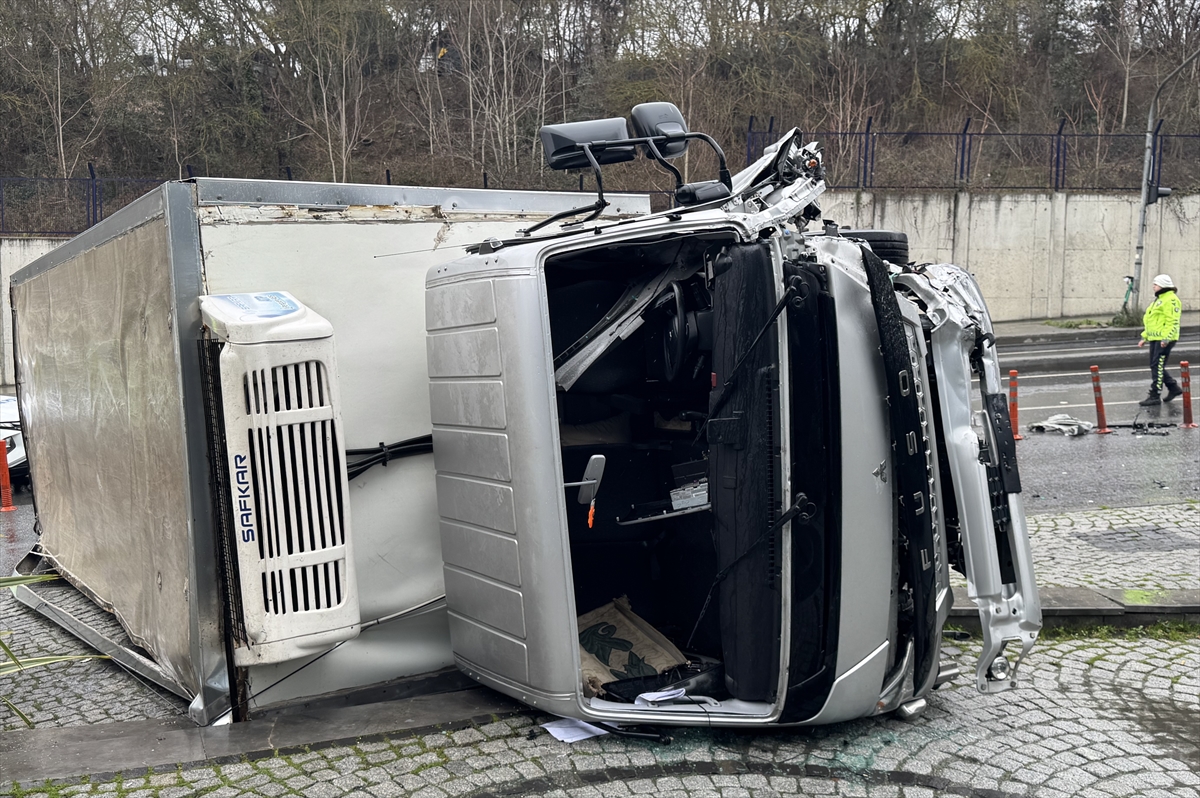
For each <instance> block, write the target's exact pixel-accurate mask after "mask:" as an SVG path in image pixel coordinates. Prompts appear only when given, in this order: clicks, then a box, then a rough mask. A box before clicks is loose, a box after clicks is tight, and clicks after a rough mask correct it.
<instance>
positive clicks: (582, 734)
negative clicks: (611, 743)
mask: <svg viewBox="0 0 1200 798" xmlns="http://www.w3.org/2000/svg"><path fill="white" fill-rule="evenodd" d="M542 728H543V729H545V730H546V731H548V732H550V734H551V736H553V737H554V739H555V740H559V741H560V742H564V743H577V742H579V741H580V740H586V739H588V738H590V737H599V736H600V735H602V734H608V729H602V728H600V727H599V726H593V725H592V724H590V723H584V722H583V721H581V720H575V718H562V719H560V720H552V721H550V722H549V723H543V724H542Z"/></svg>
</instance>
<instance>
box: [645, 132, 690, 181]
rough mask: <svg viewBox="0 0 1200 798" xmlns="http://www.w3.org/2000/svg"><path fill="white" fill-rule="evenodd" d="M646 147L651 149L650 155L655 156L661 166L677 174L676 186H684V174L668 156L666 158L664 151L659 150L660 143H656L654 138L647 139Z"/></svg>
mask: <svg viewBox="0 0 1200 798" xmlns="http://www.w3.org/2000/svg"><path fill="white" fill-rule="evenodd" d="M646 149H648V150H650V155H651V156H652V157H653V158H654V160H655V161H657V162H658V165H659V166H661V167H662V168H663V169H666V170H667V171H668V172H670V173H671V174H673V175H675V188H676V189H678V188H679V187H680V186H682V185H683V175H682V174H680V173H679V170H678V169H676V168H675V167H674V166H672V165H671V162H670V161H668V160H667V159H666V158H664V157H663V155H662V153H661V152H659V151H658V145H656V144H655V143H654V139H647V140H646Z"/></svg>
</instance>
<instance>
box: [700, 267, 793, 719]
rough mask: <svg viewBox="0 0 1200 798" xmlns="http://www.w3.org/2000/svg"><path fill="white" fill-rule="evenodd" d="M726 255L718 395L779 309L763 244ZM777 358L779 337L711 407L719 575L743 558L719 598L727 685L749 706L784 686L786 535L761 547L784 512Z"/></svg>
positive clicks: (719, 279) (720, 278)
mask: <svg viewBox="0 0 1200 798" xmlns="http://www.w3.org/2000/svg"><path fill="white" fill-rule="evenodd" d="M728 254H729V258H730V261H728V262H727V268H725V269H723V270H722V271H721V272H720V273H719V274H717V275H715V277H714V282H715V285H714V291H713V296H714V302H715V304H714V308H713V310H714V317H713V322H714V323H713V335H714V340H713V371H714V373H715V374H716V383H717V384H718V385H723V383H724V382H725V380H726V378H727V377H728V376H729V374H730V372H731V371H732V370H733V368H734V365H735V364H736V363H737V362H738V361H739V359H740V358H741V357H742V356H743V355H744V354H745V353H746V352H747V351H748V350H749V349H750V344H751V342H752V341H753V340H754V338H755V336H756V335H757V334H758V332H759V331H760V330H761V329H762V327H763V325H764V323H766V321H767V320H768V319H769V318H770V315H771V311H772V310H773V308H774V306H775V304H776V301H777V299H776V296H775V285H774V279H773V276H772V270H771V255H770V250H769V249H768V248H767V246H766V245H765V244H748V245H743V246H736V247H731V248H730V249H729V253H728ZM777 350H778V346H777V344H776V339H775V337H774V336H771V335H768V336H765V338H764V340H762V341H761V343H759V345H758V346H757V347H756V348H755V349H754V350H753V351H752V352H751V353H750V355H749V359H748V360H747V361H746V362H745V363H744V364H743V365H742V367H741V369H740V371H739V375H738V377H737V379H736V380H735V381H734V382H733V383H732V384H731V385H729V386H728V387H725V388H724V390H725V391H731V392H732V394H731V395H729V396H722V391H721V390H714V391H713V392H712V394H711V395H710V405H709V406H710V408H713V409H715V410H716V411H717V413H718V415H717V417H715V418H712V419H710V421H709V424H708V441H709V444H710V447H709V466H708V467H709V490H710V496H711V500H712V512H713V526H714V533H715V536H716V546H717V568H718V569H724V568H726V567H727V566H729V565H730V564H731V563H733V562H734V561H735V560H737V559H738V558H739V557H742V556H743V555H745V556H744V559H742V560H741V562H739V563H738V564H737V566H736V567H735V568H734V569H733V570H732V571H731V572H730V574H729V576H728V577H727V578H726V579H724V580H723V581H722V582H721V585H720V589H719V592H718V605H719V607H720V621H721V649H722V658H723V660H724V662H725V676H726V679H725V681H726V684H727V686H728V688H729V691H730V693H732V694H733V696H734V697H735V698H739V699H741V700H743V701H771V700H773V699H774V697H775V692H776V688H777V684H778V679H779V618H780V591H779V584H778V573H779V562H778V552H779V533H778V532H776V533H775V534H774V535H772V536H770V537H769V538H768V539H767V540H766V541H763V542H762V543H761V544H759V543H758V541H759V539H760V538H761V537H762V536H763V533H764V532H766V531H767V530H768V529H769V528H770V527H771V525H772V523H773V522H774V521H775V519H776V517H777V516H778V508H779V505H780V496H779V493H778V484H779V460H778V452H779V442H778V436H779V433H778V428H779V422H778V419H777V418H776V414H777V409H776V406H777V404H778V375H777V367H776V365H775V364H776V362H777V357H778V355H777ZM756 544H758V545H756ZM751 549H753V550H751ZM747 552H748V553H747Z"/></svg>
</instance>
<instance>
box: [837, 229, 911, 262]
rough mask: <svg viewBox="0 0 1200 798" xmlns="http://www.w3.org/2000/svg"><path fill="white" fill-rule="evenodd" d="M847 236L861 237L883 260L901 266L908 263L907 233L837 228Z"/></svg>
mask: <svg viewBox="0 0 1200 798" xmlns="http://www.w3.org/2000/svg"><path fill="white" fill-rule="evenodd" d="M838 232H839V233H840V234H841V235H843V236H845V237H847V238H861V239H862V240H863V241H866V242H867V244H869V245H870V247H871V251H872V252H874V253H875V254H876V255H878V256H879V257H880V258H882V259H883V260H886V261H888V262H890V263H894V264H896V265H897V266H903V265H905V264H906V263H908V233H901V232H897V231H895V230H839V231H838Z"/></svg>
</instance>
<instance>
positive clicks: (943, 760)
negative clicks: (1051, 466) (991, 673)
mask: <svg viewBox="0 0 1200 798" xmlns="http://www.w3.org/2000/svg"><path fill="white" fill-rule="evenodd" d="M1029 520H1030V529H1031V538H1032V541H1033V551H1034V559H1035V564H1036V568H1037V573H1038V580H1039V583H1040V584H1043V585H1048V586H1050V585H1052V586H1089V587H1114V588H1140V589H1172V588H1196V587H1200V573H1198V570H1200V567H1198V565H1197V563H1198V559H1200V509H1198V508H1197V506H1196V505H1193V504H1175V505H1167V506H1160V507H1138V508H1123V509H1100V510H1088V511H1083V512H1072V513H1065V514H1059V515H1043V516H1034V517H1031V518H1030V519H1029ZM56 592H57V594H58V595H57V598H56V600H57V601H59V602H60V603H62V604H70V603H72V602H76V603H77V605H76V604H72V605H71V608H72V610H73V611H75V612H78V613H80V614H81V615H86V616H87V619H88V622H89V623H90V624H92V625H93V626H98V627H99V626H104V627H105V628H106V630H107V632H108V633H109V634H110V635H113V636H118V637H119V636H122V633H121V631H120V628H119V625H117V624H116V623H115V621H114V620H113V619H112V617H111V616H108V615H107V614H105V613H103V612H101V611H99V610H97V609H96V608H95V607H94V605H91V604H90V602H87V601H86V600H85V599H82V597H80V596H79V594H75V593H73V592H72V591H71V590H69V589H67V588H59V589H56ZM0 630H9V631H10V632H11V634H9V635H6V637H5V638H4V639H5V641H6V642H7V643H8V644H9V645H10V646H11V647H12V648H13V649H14V651H15V652H16V653H17V655H18V656H37V655H43V654H86V653H90V650H89V649H88V648H87V647H86V646H84V645H83V644H82V643H81V642H79V641H78V640H76V639H75V638H73V637H72V636H70V635H69V634H67V633H66V632H65V631H63V630H61V629H59V628H58V627H57V626H55V625H54V624H52V623H50V622H49V621H47V620H45V619H43V618H41V617H40V616H38V615H36V614H35V613H33V612H32V611H30V610H28V609H27V608H25V607H24V606H22V605H20V604H18V603H17V602H16V601H15V600H14V599H13V598H12V597H11V595H10V594H9V593H8V591H0ZM972 653H973V652H970V651H966V652H963V653H962V657H963V663H962V665H963V669H964V672H966V673H970V672H972V671H973V667H974V666H973V659H972ZM1020 678H1021V683H1022V689H1020V690H1018V691H1017V692H1015V693H1012V692H1010V693H1005V694H1001V695H998V696H980V695H978V694H977V693H975V692H974V691H973V689H972V688H971V684H970V680H969V679H968V678H966V677H963V678H960V679H959V680H958V682H956V684H955V685H950V686H947V688H944V689H942V690H940V691H938V692H937V693H936V694H935V695H934V696H933V697H932V699H931V701H930V708H929V710H928V711H927V713H926V714H925V715H924V716H922V717H921V718H919V719H918V720H916V721H915V722H911V723H904V722H901V721H898V720H895V719H891V718H881V719H873V720H864V721H856V722H853V723H847V724H841V725H838V726H832V727H824V728H818V729H812V730H805V731H800V732H794V731H788V732H782V731H778V730H776V731H769V732H764V733H750V732H728V731H722V732H717V731H709V730H702V729H687V730H679V731H677V732H676V733H675V742H674V744H672V745H669V746H658V745H655V744H652V743H647V742H644V741H637V740H629V739H623V738H616V737H612V736H608V737H604V738H599V739H596V740H590V741H584V742H581V743H577V744H575V745H573V746H568V745H566V744H562V743H558V742H557V741H555V740H553V739H552V738H551V737H549V735H547V734H546V733H545V732H544V731H542V730H541V729H540V728H538V727H537V726H536V724H537V723H540V722H542V721H544V720H546V719H547V718H546V717H544V716H540V715H538V714H536V713H532V712H530V713H528V714H524V715H521V716H518V717H513V718H507V719H503V720H500V721H497V722H495V723H491V724H488V725H484V726H479V727H471V728H465V729H459V730H455V731H451V732H449V733H446V734H433V735H427V736H424V737H411V736H410V737H402V736H401V737H396V738H395V739H385V740H374V741H368V742H362V743H360V744H358V745H356V746H340V747H333V748H326V749H322V750H319V751H313V752H305V753H298V754H291V755H286V756H276V757H273V758H270V759H264V760H257V761H254V762H236V763H224V764H217V765H210V766H202V767H193V768H186V769H182V770H178V771H175V772H162V773H155V774H147V775H139V776H136V777H129V776H128V774H126V775H125V777H112V778H107V779H103V778H97V779H94V780H91V781H85V782H84V783H80V784H76V785H53V786H50V787H43V788H42V789H41V790H34V791H32V792H25V791H22V790H21V788H17V791H16V794H18V795H24V794H33V795H41V794H45V795H53V794H64V795H65V794H91V793H99V794H109V795H112V794H120V795H137V796H139V798H140V796H161V798H172V797H178V796H191V795H201V794H205V795H215V796H219V798H224V797H225V796H233V795H243V794H245V795H263V796H271V798H274V796H278V795H284V794H292V795H313V796H318V797H319V796H340V795H363V796H368V795H369V796H374V798H386V796H392V795H414V796H417V795H419V796H422V798H424V797H425V796H430V797H431V798H432V797H433V796H456V795H472V796H473V795H484V794H493V795H501V794H504V795H545V796H550V795H554V796H571V798H576V796H578V798H584V797H585V796H586V797H587V798H592V797H593V796H596V797H599V796H623V795H633V794H637V793H646V794H660V793H661V794H667V795H674V796H681V797H682V796H689V797H690V796H696V798H699V797H700V796H717V795H720V796H723V797H726V798H739V797H742V796H744V797H745V798H759V796H764V797H765V796H773V795H777V794H782V795H788V794H792V795H796V794H800V795H844V796H885V795H886V796H931V795H935V794H937V795H943V794H958V795H971V796H980V797H981V798H984V797H985V796H987V797H992V796H1002V795H1027V796H1037V797H1038V798H1041V796H1048V797H1049V798H1057V796H1080V797H1081V798H1085V797H1088V796H1126V795H1139V796H1143V795H1144V796H1196V797H1200V776H1197V773H1198V772H1200V749H1198V741H1197V735H1196V732H1195V729H1196V726H1197V719H1198V718H1200V641H1197V640H1190V641H1186V642H1169V641H1162V640H1153V639H1141V640H1136V641H1130V640H1098V639H1088V638H1080V639H1070V640H1059V641H1041V642H1039V644H1038V646H1037V647H1036V648H1035V649H1034V651H1033V653H1032V655H1031V657H1030V659H1029V660H1028V661H1027V662H1026V663H1025V664H1024V665H1023V666H1022V671H1021V677H1020ZM0 695H4V696H8V697H10V698H12V699H13V700H14V701H16V702H17V704H18V706H20V707H21V708H22V709H23V710H24V711H25V712H26V713H27V714H29V715H30V716H31V717H32V718H33V720H34V721H35V722H37V723H38V724H39V726H43V727H44V726H72V725H87V724H93V723H106V722H114V721H125V720H139V719H150V718H163V717H171V716H174V715H179V714H183V713H184V712H185V704H184V702H183V701H182V700H180V699H178V698H177V697H175V696H172V695H170V694H169V693H166V692H165V691H162V690H160V689H159V688H157V687H154V686H150V685H146V684H143V683H141V682H139V681H138V680H136V679H135V678H134V677H132V676H131V675H129V674H126V673H125V672H123V671H121V670H120V669H119V668H117V667H116V666H115V665H114V664H112V663H111V662H107V661H102V660H85V661H77V662H70V663H62V664H59V665H54V666H49V667H45V668H40V669H37V670H33V671H29V672H27V673H22V674H18V675H16V676H10V677H0ZM18 728H23V725H21V724H20V722H19V721H18V720H16V718H15V717H13V716H12V715H11V713H9V712H8V711H7V709H5V708H3V707H0V729H4V730H12V729H18ZM0 764H2V763H0ZM2 783H3V775H2V772H0V784H2ZM0 789H3V788H2V787H0ZM28 789H29V785H26V787H25V790H28Z"/></svg>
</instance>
